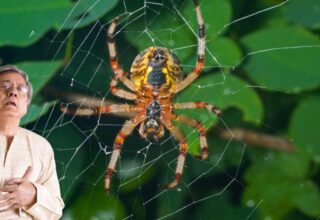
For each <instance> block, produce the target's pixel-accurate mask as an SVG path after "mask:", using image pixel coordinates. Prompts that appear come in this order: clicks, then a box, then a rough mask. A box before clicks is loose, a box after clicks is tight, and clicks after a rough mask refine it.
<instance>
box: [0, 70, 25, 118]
mask: <svg viewBox="0 0 320 220" xmlns="http://www.w3.org/2000/svg"><path fill="white" fill-rule="evenodd" d="M27 106H28V87H27V83H26V81H25V80H24V78H23V77H22V76H21V75H20V74H18V73H15V72H8V73H3V74H0V117H3V116H5V117H14V118H16V119H19V120H20V119H21V118H22V117H23V116H24V115H25V114H26V112H27Z"/></svg>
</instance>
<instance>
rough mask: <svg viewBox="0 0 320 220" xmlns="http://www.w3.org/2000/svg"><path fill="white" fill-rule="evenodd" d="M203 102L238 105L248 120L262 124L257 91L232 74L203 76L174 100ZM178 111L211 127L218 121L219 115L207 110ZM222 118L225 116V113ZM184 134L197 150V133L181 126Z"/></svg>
mask: <svg viewBox="0 0 320 220" xmlns="http://www.w3.org/2000/svg"><path fill="white" fill-rule="evenodd" d="M193 101H204V102H208V103H210V104H213V105H215V106H217V107H219V108H220V109H226V108H230V107H235V108H238V109H240V110H241V111H242V112H243V118H244V120H245V121H248V122H252V123H255V124H259V123H260V121H261V120H262V116H263V107H262V103H261V100H260V98H259V96H258V95H257V93H256V92H255V91H254V90H253V89H252V88H250V87H248V86H247V84H246V82H244V81H242V80H240V79H239V78H237V77H235V76H233V75H230V74H217V73H216V74H215V73H210V74H208V75H206V76H200V77H199V79H197V80H196V81H195V82H194V83H193V84H192V85H190V86H189V87H187V88H186V89H185V90H183V91H182V92H181V93H180V94H178V95H177V97H176V98H175V102H179V103H182V102H193ZM177 113H179V114H185V115H187V116H188V117H190V118H194V119H197V120H198V121H199V122H202V123H203V124H204V126H205V127H206V128H207V129H208V128H210V127H211V126H212V125H214V124H215V123H217V121H218V120H217V117H216V116H215V115H214V114H213V113H209V112H207V111H206V110H195V109H192V110H187V109H186V110H179V111H177ZM222 119H223V116H222ZM182 129H183V130H184V131H185V132H184V133H185V134H188V135H189V136H188V142H189V145H190V148H191V152H197V149H198V145H199V140H198V138H199V136H198V133H197V132H192V130H190V129H188V130H185V129H187V128H186V126H182Z"/></svg>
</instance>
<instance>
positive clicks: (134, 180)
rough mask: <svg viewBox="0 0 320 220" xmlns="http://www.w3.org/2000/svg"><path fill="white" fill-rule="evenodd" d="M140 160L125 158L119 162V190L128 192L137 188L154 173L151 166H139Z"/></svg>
mask: <svg viewBox="0 0 320 220" xmlns="http://www.w3.org/2000/svg"><path fill="white" fill-rule="evenodd" d="M141 163H142V161H138V160H137V158H135V159H134V160H132V159H127V160H125V161H123V162H122V163H121V170H119V172H118V173H117V175H118V176H119V177H120V179H121V181H120V182H121V187H120V190H121V192H123V193H128V192H131V191H134V190H137V189H138V188H139V187H140V186H141V185H143V184H144V183H146V182H147V181H148V180H150V178H151V177H152V174H153V173H154V167H153V166H151V167H150V166H147V167H146V168H145V167H143V166H141V165H142V164H141Z"/></svg>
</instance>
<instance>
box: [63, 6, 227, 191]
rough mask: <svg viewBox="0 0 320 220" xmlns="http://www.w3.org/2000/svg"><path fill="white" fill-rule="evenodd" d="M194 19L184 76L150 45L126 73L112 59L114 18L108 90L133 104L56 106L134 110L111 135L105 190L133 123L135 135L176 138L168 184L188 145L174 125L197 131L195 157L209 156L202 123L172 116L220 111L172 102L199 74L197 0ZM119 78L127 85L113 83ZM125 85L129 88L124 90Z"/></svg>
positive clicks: (201, 41) (91, 111)
mask: <svg viewBox="0 0 320 220" xmlns="http://www.w3.org/2000/svg"><path fill="white" fill-rule="evenodd" d="M193 3H194V7H195V11H196V16H197V22H198V28H199V32H198V52H197V56H198V57H197V62H196V66H195V68H193V70H192V71H191V72H190V73H189V74H188V75H187V77H185V78H184V74H183V70H182V67H181V65H180V63H179V60H178V58H177V57H176V56H175V55H174V54H173V53H172V52H171V51H170V50H169V49H167V48H163V47H157V46H153V47H149V48H147V49H146V50H144V51H143V52H141V53H140V54H139V55H138V56H136V58H135V59H134V61H133V63H132V66H131V70H130V74H128V73H126V72H125V71H124V70H123V69H122V67H121V66H120V64H119V62H118V58H117V52H116V45H115V42H114V32H115V29H116V26H117V23H118V20H119V18H118V17H117V18H115V19H114V20H113V21H112V22H111V24H110V26H109V29H108V31H107V36H108V39H107V44H108V49H109V55H110V63H111V68H112V71H113V72H114V74H115V75H114V77H113V78H112V80H111V82H110V91H111V93H112V94H113V95H115V96H118V97H120V98H123V99H126V100H130V101H132V102H133V104H109V105H102V106H97V107H94V108H78V109H75V108H68V107H67V106H64V105H61V110H62V111H63V112H64V113H66V114H75V115H97V114H106V113H119V112H129V113H133V116H132V118H131V119H128V120H127V121H126V122H125V123H124V125H123V127H122V128H121V130H120V131H119V133H118V134H117V136H116V139H115V141H114V145H113V151H112V155H111V159H110V162H109V164H108V168H107V169H106V175H105V190H106V192H109V190H110V182H111V177H112V175H113V173H114V170H115V167H116V163H117V160H118V158H119V156H120V152H121V148H122V146H123V143H124V140H125V138H126V137H127V136H128V135H130V134H131V133H132V132H133V130H134V128H135V127H137V126H140V127H139V133H140V135H141V136H142V137H143V138H145V139H147V138H152V139H154V140H159V139H160V138H162V137H163V135H164V133H165V129H167V130H168V131H169V132H170V133H171V135H172V136H173V138H174V139H175V140H177V141H178V142H179V156H178V162H177V166H176V170H175V176H174V178H173V180H172V181H171V182H170V183H168V184H167V185H165V187H166V188H167V189H171V188H174V187H176V186H177V185H178V184H179V182H180V180H181V176H182V172H183V167H184V163H185V158H186V153H187V149H188V145H187V140H186V137H185V135H184V134H183V133H182V132H181V131H180V130H179V129H178V128H177V127H176V126H175V125H174V124H173V122H174V121H175V122H180V123H184V124H186V125H187V126H190V127H192V128H195V129H197V130H198V132H199V136H200V137H199V139H200V156H199V157H200V159H203V160H204V159H206V158H207V157H208V146H207V139H206V131H205V127H204V126H203V124H202V123H200V122H198V121H197V120H195V119H192V118H189V117H187V116H185V115H177V114H176V113H175V112H174V110H175V109H201V108H202V109H207V110H208V111H209V112H212V113H214V114H216V115H217V116H219V117H220V116H221V114H222V111H221V110H220V109H219V108H217V107H216V106H214V105H211V104H209V103H206V102H200V101H199V102H186V103H173V102H172V100H173V97H174V96H175V95H176V94H177V93H178V92H180V91H181V90H183V89H184V88H186V87H187V86H188V85H190V84H191V83H192V82H193V81H194V80H195V79H196V78H197V77H198V76H199V75H200V73H201V71H202V68H203V66H204V56H205V25H204V20H203V17H202V13H201V10H200V7H199V4H198V1H197V0H193ZM119 82H121V83H122V84H123V85H124V86H125V87H127V89H122V88H118V83H119ZM128 90H129V91H128Z"/></svg>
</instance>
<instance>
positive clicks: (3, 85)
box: [0, 83, 11, 90]
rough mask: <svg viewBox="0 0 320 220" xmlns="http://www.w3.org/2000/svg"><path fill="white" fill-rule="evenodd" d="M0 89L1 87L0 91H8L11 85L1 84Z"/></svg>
mask: <svg viewBox="0 0 320 220" xmlns="http://www.w3.org/2000/svg"><path fill="white" fill-rule="evenodd" d="M0 87H1V89H5V90H7V89H9V88H10V87H11V84H10V83H2V84H1V85H0Z"/></svg>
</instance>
